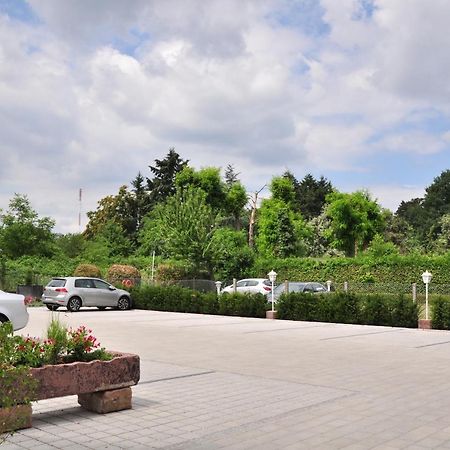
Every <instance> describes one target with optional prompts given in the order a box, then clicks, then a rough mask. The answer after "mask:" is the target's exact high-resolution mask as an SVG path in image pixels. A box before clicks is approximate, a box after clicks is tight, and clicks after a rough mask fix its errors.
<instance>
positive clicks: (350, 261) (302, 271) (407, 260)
mask: <svg viewBox="0 0 450 450" xmlns="http://www.w3.org/2000/svg"><path fill="white" fill-rule="evenodd" d="M271 269H274V270H275V272H277V273H278V276H277V280H278V281H280V282H281V281H283V280H291V281H322V282H324V281H326V280H332V281H333V283H334V284H336V283H337V284H342V283H344V281H348V282H349V283H350V285H351V284H352V283H367V282H373V283H386V284H388V285H393V286H395V285H397V284H399V283H400V284H404V285H406V286H410V285H411V284H412V283H417V285H418V288H420V287H421V286H423V282H422V278H421V275H422V273H423V272H424V271H425V270H429V271H430V272H431V273H432V274H433V279H432V282H431V284H430V288H432V289H435V287H437V286H439V285H447V286H446V288H448V285H450V252H449V253H448V254H446V255H440V256H429V255H420V254H411V255H405V256H400V255H392V256H385V257H383V258H372V257H369V256H361V257H358V258H345V257H337V258H336V257H333V258H331V257H330V258H285V259H276V258H267V259H258V260H257V261H256V262H255V264H254V266H253V267H252V268H251V269H249V273H248V276H252V277H256V276H261V277H266V276H267V272H268V271H269V270H271ZM397 292H398V291H397ZM392 293H395V291H393V292H392ZM436 293H439V292H436ZM442 293H443V294H445V293H447V292H442Z"/></svg>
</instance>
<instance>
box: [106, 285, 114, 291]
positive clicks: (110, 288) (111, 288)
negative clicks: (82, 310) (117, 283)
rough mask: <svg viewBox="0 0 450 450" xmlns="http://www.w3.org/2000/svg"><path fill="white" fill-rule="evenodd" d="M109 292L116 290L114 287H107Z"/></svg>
mask: <svg viewBox="0 0 450 450" xmlns="http://www.w3.org/2000/svg"><path fill="white" fill-rule="evenodd" d="M108 289H109V290H110V291H115V290H116V288H115V287H114V286H109V288H108Z"/></svg>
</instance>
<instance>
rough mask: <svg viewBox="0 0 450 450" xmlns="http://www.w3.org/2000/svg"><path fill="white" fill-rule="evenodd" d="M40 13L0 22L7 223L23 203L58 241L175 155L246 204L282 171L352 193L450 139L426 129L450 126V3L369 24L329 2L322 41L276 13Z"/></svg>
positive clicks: (151, 9)
mask: <svg viewBox="0 0 450 450" xmlns="http://www.w3.org/2000/svg"><path fill="white" fill-rule="evenodd" d="M30 3H31V5H32V7H33V8H34V10H35V12H36V14H37V16H38V17H39V19H40V20H41V22H40V23H38V24H36V23H33V24H27V23H25V22H19V21H15V20H13V19H10V18H8V17H6V16H5V15H4V16H1V15H0V136H2V139H1V140H0V157H1V162H2V164H0V175H1V176H2V181H3V183H2V186H1V187H0V207H6V206H7V201H8V200H9V198H11V197H12V195H13V193H14V192H20V193H26V194H29V195H30V198H31V200H32V201H33V204H34V205H35V207H36V208H37V209H38V210H39V211H40V212H41V213H43V214H48V215H51V216H53V217H55V218H56V219H57V229H58V230H60V231H76V230H77V228H78V227H77V214H75V215H74V214H73V211H74V204H73V202H74V201H76V195H77V192H78V188H79V187H83V188H84V189H85V205H84V209H85V210H89V209H94V208H95V207H96V202H97V201H98V200H99V199H100V198H101V197H103V196H105V195H108V194H113V193H115V192H117V189H118V187H119V186H120V185H121V184H126V183H128V182H129V181H130V180H131V179H132V178H134V176H135V175H136V174H137V172H138V171H139V170H140V171H142V172H145V171H146V169H147V166H148V165H149V164H153V162H154V160H155V159H156V158H158V159H160V158H162V157H164V155H165V154H166V152H167V150H168V148H169V147H172V146H175V147H176V150H177V151H178V152H179V153H180V155H181V156H182V157H183V158H185V159H189V160H190V161H191V162H192V164H193V165H194V166H196V167H201V166H207V165H215V166H221V167H226V165H227V164H229V163H231V164H233V165H234V166H235V168H236V170H237V171H238V172H241V177H242V180H243V182H244V184H246V186H247V187H248V189H249V190H250V191H253V190H256V189H259V188H260V187H261V186H262V185H263V184H264V183H268V182H270V178H271V177H272V176H273V175H280V174H281V173H282V172H283V171H284V170H286V169H287V168H288V169H290V170H291V171H293V172H294V173H295V175H296V176H298V177H299V178H301V177H303V175H304V174H305V173H307V172H320V173H323V174H324V175H325V176H328V175H327V173H333V174H334V175H333V176H339V171H342V172H343V173H344V175H343V176H344V177H345V178H347V179H348V178H349V177H351V174H352V171H357V172H361V171H367V172H370V170H371V168H370V167H369V166H368V165H367V164H366V161H368V160H369V159H370V157H371V156H373V155H376V154H381V155H384V156H385V157H386V158H388V157H389V155H390V154H395V155H397V157H398V155H402V154H406V152H409V153H408V154H414V155H416V156H417V157H418V158H420V157H424V156H431V157H438V156H439V155H443V154H444V155H445V153H446V152H448V143H449V139H448V132H446V129H447V128H448V127H445V126H444V127H443V126H442V125H441V126H440V127H439V131H433V127H430V129H428V128H427V127H428V125H429V122H430V121H432V120H434V119H433V117H435V116H436V117H439V118H440V119H441V121H443V122H445V121H446V120H449V114H450V111H449V110H448V91H449V84H448V83H449V81H448V79H447V75H446V74H447V72H448V71H449V70H448V69H450V56H449V55H448V52H447V51H446V41H447V38H446V30H447V28H446V24H447V23H448V19H450V6H449V4H448V2H446V1H440V0H431V1H430V2H426V3H425V2H422V1H421V0H411V1H410V2H408V7H405V3H404V2H403V1H400V0H389V1H388V0H379V1H377V2H376V7H377V8H376V9H375V10H374V12H373V15H372V17H369V16H367V15H366V16H364V15H361V14H360V12H361V3H360V2H359V1H357V0H343V1H340V2H336V1H335V0H323V1H322V2H321V7H322V8H323V11H324V14H323V21H324V22H326V23H327V24H328V26H329V30H330V31H329V33H328V34H327V33H322V34H321V33H319V34H318V35H314V33H310V32H308V33H307V32H306V31H305V32H303V29H302V28H301V26H300V25H295V24H294V25H292V24H289V23H285V22H289V20H287V21H285V22H283V21H279V22H276V21H275V20H274V19H273V16H274V14H273V13H274V12H276V11H277V10H278V8H281V9H282V10H283V11H284V9H283V8H285V7H286V3H285V2H283V1H281V0H267V1H266V0H265V1H258V2H254V1H250V0H244V1H242V0H227V1H226V2H224V1H220V0H212V1H208V2H204V1H203V0H189V1H183V2H180V1H176V0H167V1H164V2H161V1H156V0H155V1H150V0H148V1H147V0H145V1H144V0H130V1H129V2H123V1H121V0H108V1H106V0H99V1H96V2H91V1H87V0H80V1H77V2H59V1H55V0H32V1H31V2H30ZM293 8H295V6H293ZM358 14H359V15H358ZM308 17H309V16H308ZM311 17H314V18H315V19H314V20H318V19H317V14H315V15H311ZM308 26H310V27H311V26H313V24H308ZM430 110H433V114H434V116H433V115H432V116H426V115H425V114H422V113H421V112H423V111H430ZM405 124H407V126H404V125H405ZM405 130H407V131H405ZM443 130H444V131H443ZM373 142H376V143H375V144H374V143H373ZM402 152H403V153H402ZM405 157H406V156H405ZM144 175H150V174H149V172H147V173H144ZM436 175H438V174H432V176H431V177H428V178H432V177H433V176H436ZM333 176H329V177H330V178H331V181H334V180H333ZM402 176H403V174H402ZM405 176H406V175H405ZM412 178H414V177H412ZM356 188H357V187H356ZM379 192H381V193H383V195H384V196H387V195H388V193H389V192H390V189H386V190H384V191H383V189H382V187H380V190H379ZM408 192H409V191H408V190H402V189H399V190H398V193H399V194H398V195H408ZM50 199H51V201H50ZM74 199H75V200H74ZM75 210H76V211H77V207H75ZM70 218H75V220H73V222H72V221H71V219H70Z"/></svg>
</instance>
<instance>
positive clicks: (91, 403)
mask: <svg viewBox="0 0 450 450" xmlns="http://www.w3.org/2000/svg"><path fill="white" fill-rule="evenodd" d="M78 403H79V404H80V405H81V406H82V407H83V408H84V409H87V410H88V411H93V412H96V413H99V414H106V413H110V412H114V411H121V410H123V409H131V388H130V387H126V388H122V389H113V390H110V391H101V392H92V393H90V394H79V395H78Z"/></svg>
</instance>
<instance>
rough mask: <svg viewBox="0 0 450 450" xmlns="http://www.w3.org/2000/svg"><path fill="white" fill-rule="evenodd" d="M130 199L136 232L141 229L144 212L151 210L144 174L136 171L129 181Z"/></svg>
mask: <svg viewBox="0 0 450 450" xmlns="http://www.w3.org/2000/svg"><path fill="white" fill-rule="evenodd" d="M131 186H132V189H131V192H132V195H133V196H132V201H131V204H132V206H131V209H132V215H133V217H134V226H133V228H134V229H135V231H136V233H137V232H138V231H139V230H140V229H141V227H142V222H143V219H144V217H145V215H146V214H148V213H149V212H150V210H151V207H152V204H151V200H150V194H149V192H148V190H147V185H146V182H145V178H144V176H143V175H142V174H141V172H138V174H137V175H136V178H135V179H134V180H132V181H131Z"/></svg>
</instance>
